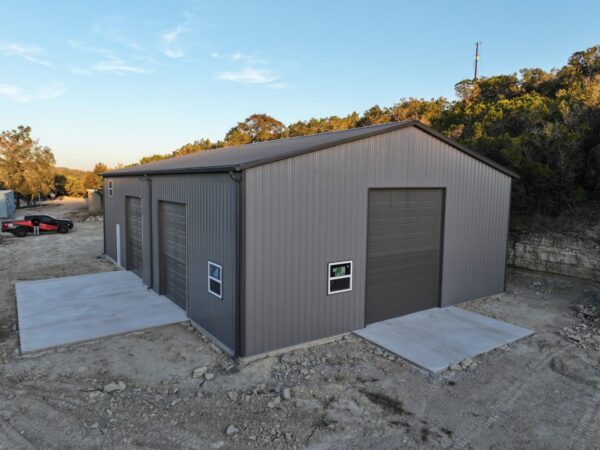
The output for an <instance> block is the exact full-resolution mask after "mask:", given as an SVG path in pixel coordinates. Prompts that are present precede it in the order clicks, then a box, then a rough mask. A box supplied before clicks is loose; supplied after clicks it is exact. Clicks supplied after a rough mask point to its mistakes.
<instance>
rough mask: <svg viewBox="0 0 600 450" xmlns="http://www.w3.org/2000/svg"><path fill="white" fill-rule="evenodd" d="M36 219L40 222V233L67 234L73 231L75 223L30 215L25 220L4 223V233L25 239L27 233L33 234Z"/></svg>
mask: <svg viewBox="0 0 600 450" xmlns="http://www.w3.org/2000/svg"><path fill="white" fill-rule="evenodd" d="M36 218H37V219H39V221H40V233H48V232H51V231H56V232H58V233H61V234H65V233H68V232H69V230H71V229H73V222H72V221H71V220H68V219H56V218H54V217H52V216H46V215H30V216H25V217H24V218H23V219H17V220H6V221H3V222H2V231H3V232H4V233H12V234H14V235H15V236H17V237H25V236H27V233H33V223H32V221H33V220H35V219H36Z"/></svg>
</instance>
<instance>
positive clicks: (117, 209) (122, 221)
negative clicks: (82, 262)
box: [104, 177, 152, 285]
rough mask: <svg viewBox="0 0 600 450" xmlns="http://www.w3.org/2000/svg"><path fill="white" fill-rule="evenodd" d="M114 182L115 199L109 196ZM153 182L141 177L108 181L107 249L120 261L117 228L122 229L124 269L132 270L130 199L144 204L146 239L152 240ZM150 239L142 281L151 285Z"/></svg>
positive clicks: (147, 244)
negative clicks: (151, 186)
mask: <svg viewBox="0 0 600 450" xmlns="http://www.w3.org/2000/svg"><path fill="white" fill-rule="evenodd" d="M109 180H112V182H113V196H112V197H109V196H108V182H109ZM148 191H149V182H148V181H146V180H144V179H143V178H139V177H122V178H105V179H104V239H105V242H104V248H105V252H106V254H107V255H108V256H110V257H111V258H112V259H113V260H115V261H116V260H117V237H116V224H119V225H120V233H121V236H120V242H121V265H122V266H123V267H127V266H128V262H127V254H128V251H127V229H126V227H127V220H126V204H127V200H126V199H127V197H136V198H140V199H141V201H142V215H143V219H142V223H143V226H142V236H150V230H151V224H150V217H149V215H148V214H149V211H150V195H149V192H148ZM150 249H151V242H150V239H146V238H143V255H142V259H143V261H144V270H143V276H142V279H143V280H144V283H146V284H147V285H150V284H151V280H152V274H151V272H150V267H151V266H150V263H149V262H150V257H151V255H150Z"/></svg>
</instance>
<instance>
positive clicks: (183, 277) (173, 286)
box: [158, 201, 187, 309]
mask: <svg viewBox="0 0 600 450" xmlns="http://www.w3.org/2000/svg"><path fill="white" fill-rule="evenodd" d="M158 213H159V225H160V230H159V232H160V286H161V293H162V294H164V295H166V296H167V297H169V298H170V299H171V300H173V301H174V302H175V303H176V304H177V305H179V306H180V307H182V308H183V309H186V303H187V258H186V234H187V231H186V212H185V205H184V204H181V203H172V202H162V201H161V202H159V210H158Z"/></svg>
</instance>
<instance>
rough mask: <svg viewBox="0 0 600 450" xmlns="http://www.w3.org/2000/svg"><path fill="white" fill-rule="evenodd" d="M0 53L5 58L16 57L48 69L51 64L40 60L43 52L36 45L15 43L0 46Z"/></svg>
mask: <svg viewBox="0 0 600 450" xmlns="http://www.w3.org/2000/svg"><path fill="white" fill-rule="evenodd" d="M0 53H2V54H4V55H7V56H16V57H19V58H22V59H24V60H26V61H29V62H31V63H34V64H40V65H42V66H47V67H50V66H51V65H52V64H51V63H50V62H48V61H46V60H44V59H42V58H40V55H42V54H43V53H44V50H43V49H42V48H41V47H38V46H37V45H23V44H16V43H3V44H0Z"/></svg>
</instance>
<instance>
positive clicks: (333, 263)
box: [327, 261, 354, 295]
mask: <svg viewBox="0 0 600 450" xmlns="http://www.w3.org/2000/svg"><path fill="white" fill-rule="evenodd" d="M340 264H350V275H343V276H341V277H332V276H331V266H339V265H340ZM353 275H354V264H353V262H352V261H336V262H332V263H329V264H328V265H327V295H335V294H343V293H344V292H350V291H352V276H353ZM344 278H350V287H349V288H348V289H343V290H341V291H332V290H331V280H342V279H344Z"/></svg>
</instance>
